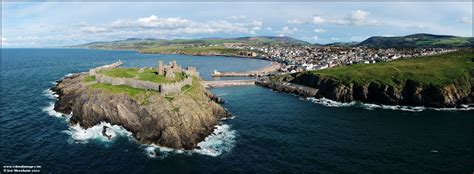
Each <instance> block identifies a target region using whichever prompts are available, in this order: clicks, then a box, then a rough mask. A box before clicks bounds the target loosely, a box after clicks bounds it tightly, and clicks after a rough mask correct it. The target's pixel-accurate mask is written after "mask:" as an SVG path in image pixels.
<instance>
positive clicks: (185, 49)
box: [140, 45, 261, 56]
mask: <svg viewBox="0 0 474 174" xmlns="http://www.w3.org/2000/svg"><path fill="white" fill-rule="evenodd" d="M140 51H141V52H143V53H164V54H167V53H180V54H192V55H197V54H209V53H216V54H222V55H229V56H234V55H239V52H241V51H246V50H242V49H235V48H226V47H223V46H207V47H192V46H176V45H174V46H159V47H153V48H147V49H142V50H140ZM254 52H256V51H254ZM256 53H257V54H259V53H260V52H256ZM260 54H261V53H260Z"/></svg>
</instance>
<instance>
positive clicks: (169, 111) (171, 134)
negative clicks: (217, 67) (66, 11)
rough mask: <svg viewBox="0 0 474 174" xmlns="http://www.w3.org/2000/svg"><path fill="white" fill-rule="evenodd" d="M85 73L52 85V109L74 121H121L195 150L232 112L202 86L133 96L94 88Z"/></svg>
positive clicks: (141, 133) (145, 137)
mask: <svg viewBox="0 0 474 174" xmlns="http://www.w3.org/2000/svg"><path fill="white" fill-rule="evenodd" d="M85 76H86V75H74V76H72V77H66V78H65V79H64V80H62V81H60V82H59V83H58V84H57V86H56V87H54V88H53V89H52V90H53V91H55V92H56V93H57V94H58V95H59V100H58V102H57V103H56V104H55V107H54V110H56V111H58V112H61V113H65V114H69V113H71V112H72V117H71V119H70V124H80V126H81V127H83V128H89V127H92V126H94V125H96V124H99V123H100V122H102V121H105V122H108V123H111V124H115V125H121V126H123V127H124V128H125V129H127V130H129V131H130V132H132V133H133V136H134V137H135V138H136V139H137V140H138V141H139V142H140V143H146V144H150V143H154V144H157V145H161V146H165V147H171V148H177V149H192V148H194V147H196V145H197V143H199V142H200V141H202V140H204V138H205V137H206V136H208V135H209V134H210V133H212V131H213V129H214V126H215V125H216V124H218V121H219V119H221V118H223V117H226V116H227V114H228V113H227V112H226V111H225V110H224V108H223V107H221V106H220V105H218V104H217V103H215V102H214V101H212V100H209V98H208V97H207V95H206V93H205V89H204V88H199V92H197V93H193V94H192V95H190V94H189V95H188V94H181V95H175V96H173V97H168V98H167V97H164V96H162V95H160V94H159V93H157V92H147V94H139V95H136V96H129V95H127V94H120V93H113V92H110V91H107V90H104V89H96V88H92V87H91V86H90V85H87V84H85V83H84V82H83V79H84V77H85Z"/></svg>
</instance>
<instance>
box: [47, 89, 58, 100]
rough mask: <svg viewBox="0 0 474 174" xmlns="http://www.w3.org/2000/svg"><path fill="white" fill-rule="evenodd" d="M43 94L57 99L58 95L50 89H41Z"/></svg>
mask: <svg viewBox="0 0 474 174" xmlns="http://www.w3.org/2000/svg"><path fill="white" fill-rule="evenodd" d="M43 95H44V96H46V97H48V98H49V99H54V100H57V99H58V97H59V95H58V94H56V93H54V92H53V91H52V90H51V89H46V90H44V91H43Z"/></svg>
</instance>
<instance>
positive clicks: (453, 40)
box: [357, 34, 474, 48]
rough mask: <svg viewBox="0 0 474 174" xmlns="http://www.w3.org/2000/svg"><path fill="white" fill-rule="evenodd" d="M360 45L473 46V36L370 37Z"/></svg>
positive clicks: (415, 35)
mask: <svg viewBox="0 0 474 174" xmlns="http://www.w3.org/2000/svg"><path fill="white" fill-rule="evenodd" d="M357 45H358V46H368V47H385V48H386V47H411V48H422V47H443V48H448V47H453V48H454V47H473V46H474V38H473V37H459V36H448V35H433V34H413V35H407V36H399V37H382V36H374V37H370V38H368V39H366V40H364V41H362V42H360V43H359V44H357Z"/></svg>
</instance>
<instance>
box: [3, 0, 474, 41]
mask: <svg viewBox="0 0 474 174" xmlns="http://www.w3.org/2000/svg"><path fill="white" fill-rule="evenodd" d="M413 33H432V34H446V35H457V36H469V37H472V2H437V3H427V2H357V3H355V2H353V3H351V2H299V3H289V2H280V3H276V2H271V3H267V2H247V3H232V2H226V3H225V2H199V3H190V2H182V3H171V2H161V3H153V2H140V3H129V2H122V3H119V2H114V3H110V2H89V3H85V2H67V3H65V2H39V3H31V2H30V3H13V2H2V47H54V46H66V45H75V44H82V43H87V42H93V41H112V40H121V39H127V38H162V39H177V38H203V37H241V36H289V37H293V38H297V39H301V40H305V41H309V42H311V43H330V42H350V41H362V40H364V39H366V38H368V37H370V36H376V35H377V36H399V35H407V34H413Z"/></svg>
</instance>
